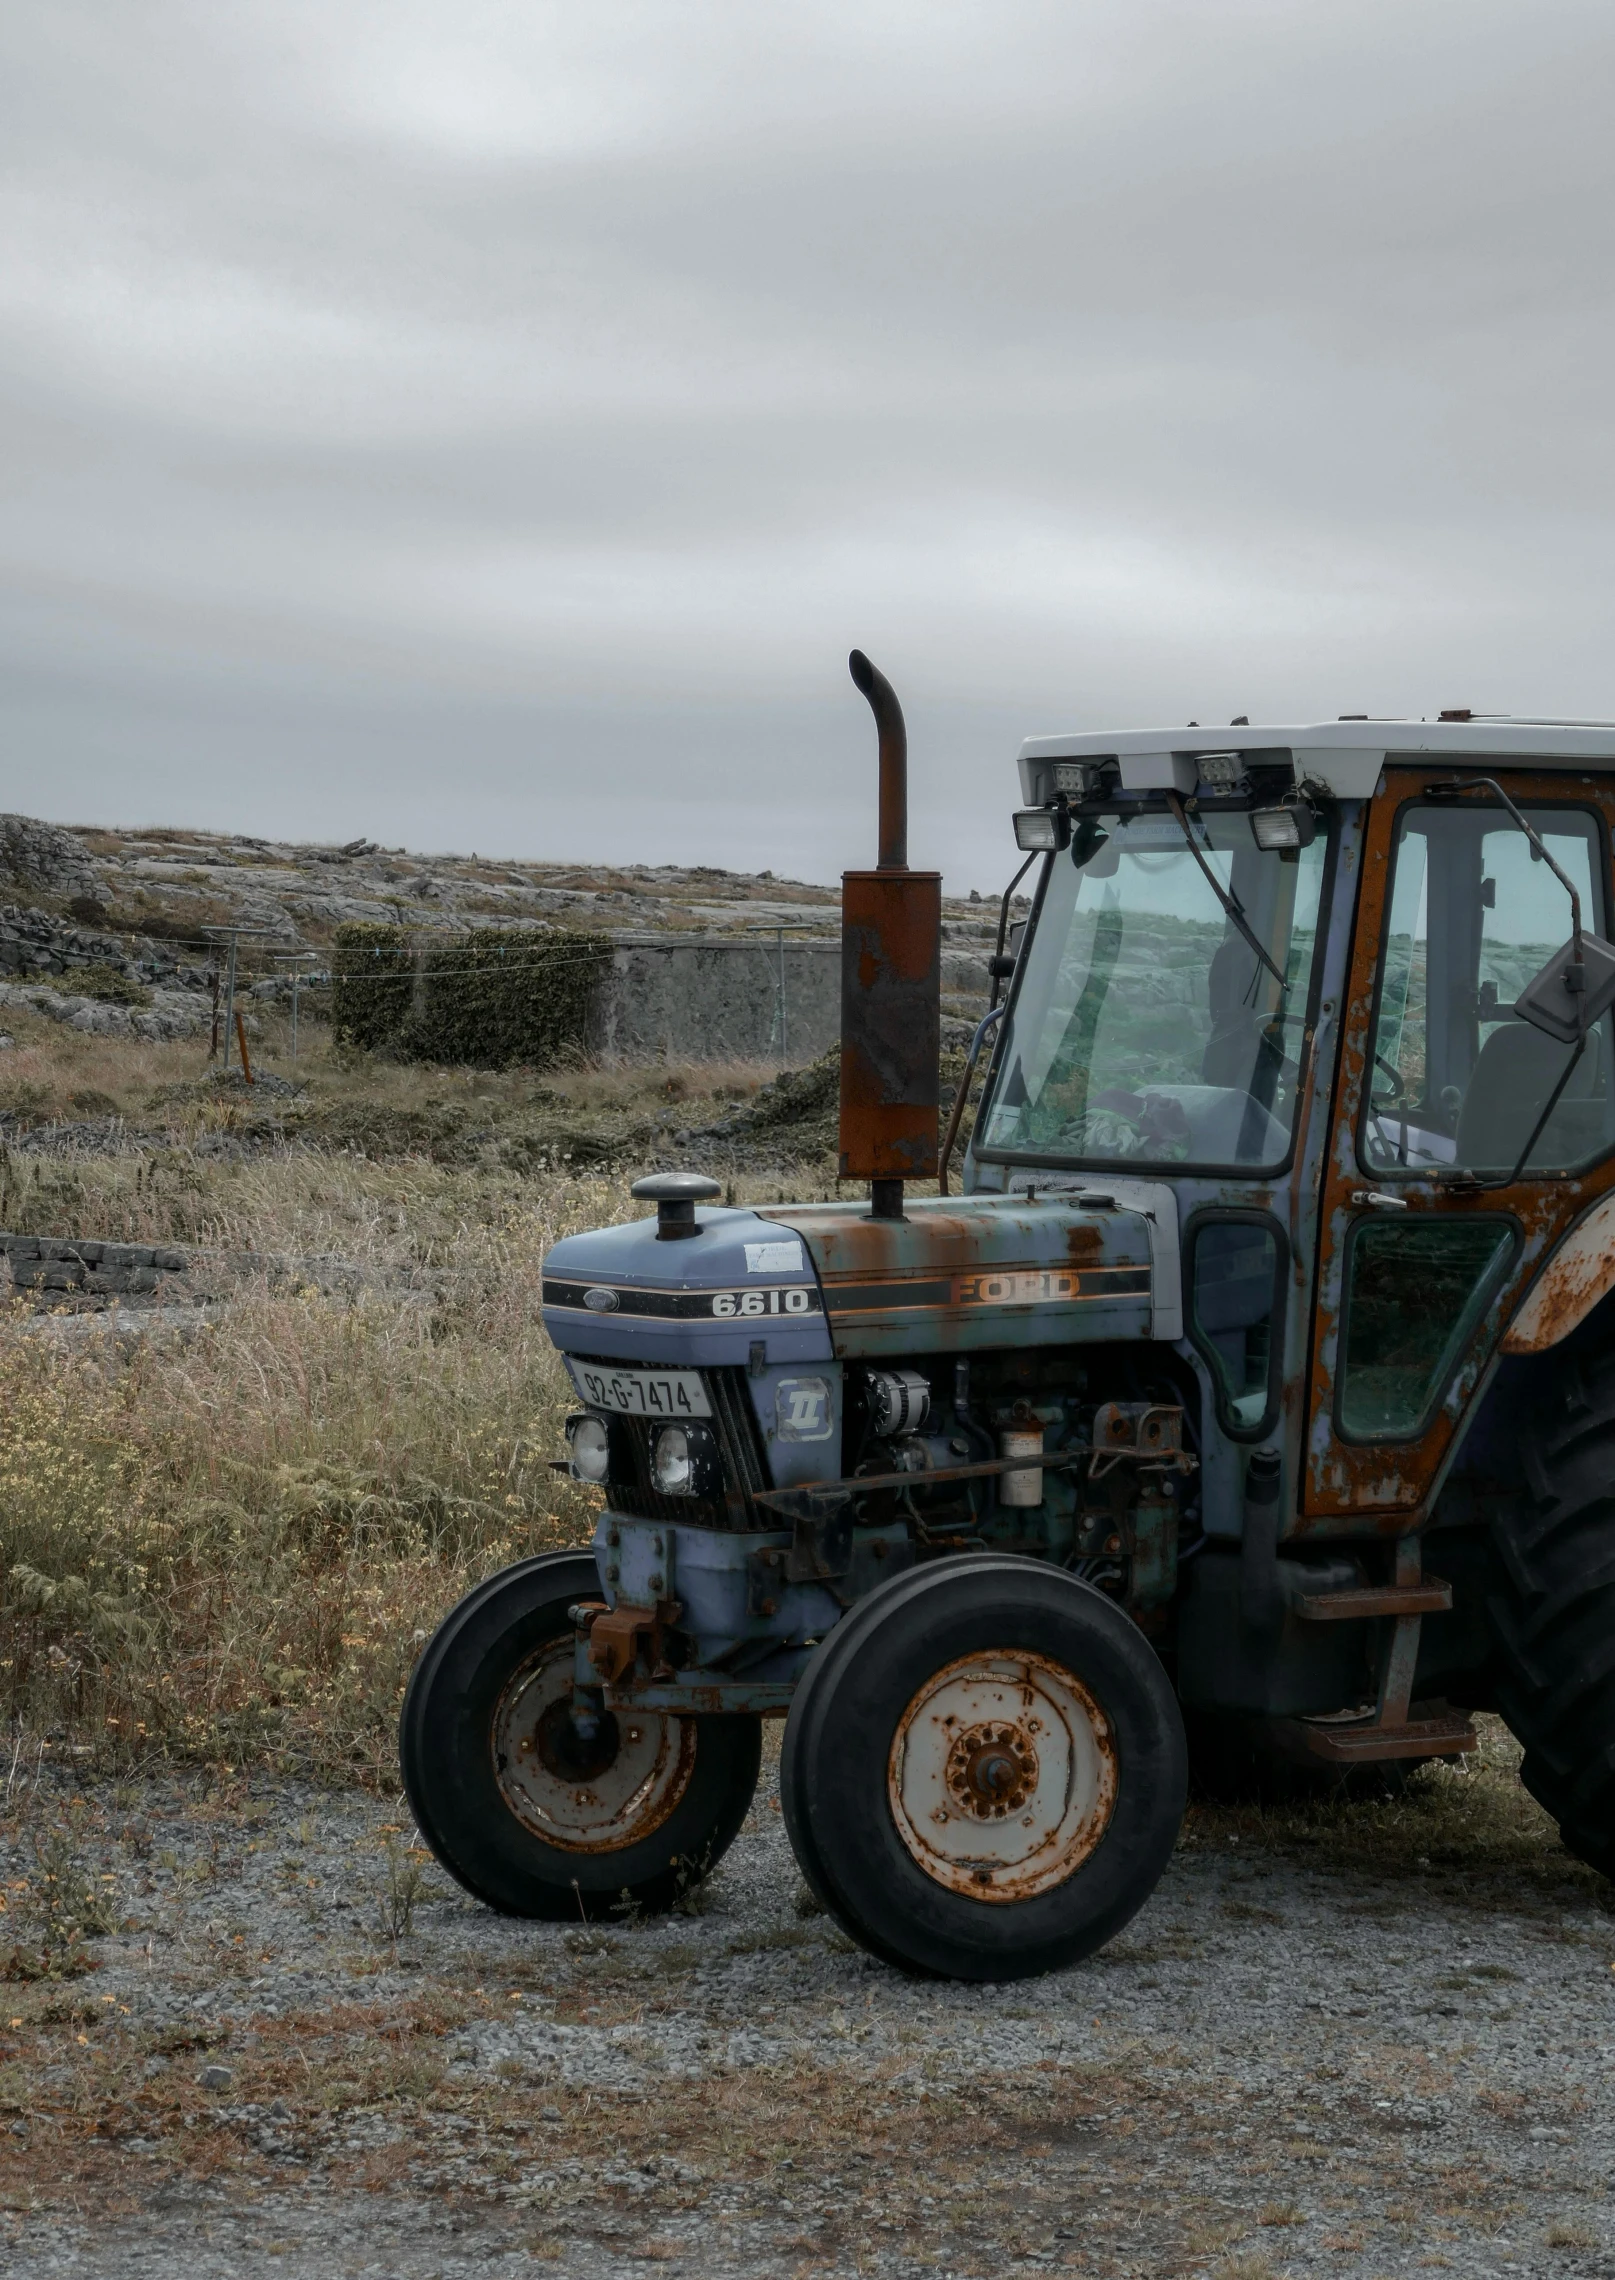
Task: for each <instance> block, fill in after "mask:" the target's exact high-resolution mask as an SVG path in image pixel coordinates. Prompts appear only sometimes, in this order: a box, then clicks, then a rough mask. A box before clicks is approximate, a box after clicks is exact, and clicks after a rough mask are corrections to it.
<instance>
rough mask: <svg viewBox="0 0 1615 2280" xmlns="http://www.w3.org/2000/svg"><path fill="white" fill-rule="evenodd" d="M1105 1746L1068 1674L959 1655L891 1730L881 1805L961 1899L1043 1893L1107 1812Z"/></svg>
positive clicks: (1095, 1837) (1109, 1783)
mask: <svg viewBox="0 0 1615 2280" xmlns="http://www.w3.org/2000/svg"><path fill="white" fill-rule="evenodd" d="M1117 1775H1118V1768H1117V1759H1116V1738H1115V1735H1114V1733H1113V1731H1112V1729H1111V1725H1110V1721H1109V1719H1108V1718H1107V1717H1106V1716H1105V1713H1104V1711H1103V1710H1102V1709H1101V1708H1100V1705H1099V1703H1098V1702H1097V1701H1096V1699H1095V1698H1094V1696H1093V1695H1092V1694H1091V1693H1090V1692H1089V1691H1088V1689H1087V1687H1086V1686H1085V1685H1084V1684H1083V1682H1082V1681H1081V1679H1079V1678H1078V1677H1077V1676H1076V1674H1075V1673H1074V1672H1072V1671H1069V1670H1067V1669H1066V1668H1065V1667H1064V1666H1063V1665H1062V1664H1059V1663H1056V1662H1053V1661H1051V1660H1050V1659H1049V1657H1047V1656H1046V1655H1038V1654H1029V1653H1025V1652H1022V1651H1021V1650H1019V1649H1007V1648H1006V1649H1004V1650H1002V1651H993V1650H986V1651H984V1652H981V1653H977V1654H971V1655H961V1656H960V1657H959V1658H958V1659H957V1660H956V1661H954V1662H951V1663H947V1664H945V1665H944V1666H943V1668H942V1669H941V1670H939V1671H937V1672H936V1673H935V1674H934V1676H933V1677H931V1678H930V1679H929V1680H927V1682H926V1684H925V1685H924V1686H922V1687H921V1688H920V1690H919V1692H918V1693H917V1694H916V1695H915V1696H914V1699H913V1700H912V1701H911V1702H910V1703H909V1705H908V1707H907V1709H906V1710H905V1711H904V1713H903V1716H902V1718H901V1719H900V1720H899V1722H898V1728H897V1732H896V1734H895V1735H894V1736H893V1738H892V1746H891V1750H890V1753H889V1755H888V1758H887V1780H886V1793H887V1802H888V1804H889V1806H890V1808H891V1814H892V1819H893V1822H894V1824H895V1825H896V1829H897V1833H898V1835H899V1837H900V1838H901V1839H902V1842H903V1845H904V1847H905V1849H906V1850H907V1852H908V1853H909V1855H910V1857H911V1858H912V1859H913V1860H914V1861H915V1863H916V1864H917V1865H918V1866H919V1867H920V1868H921V1869H922V1870H923V1871H924V1873H925V1874H926V1875H927V1876H928V1877H930V1878H931V1880H932V1881H933V1882H934V1883H937V1884H940V1885H941V1886H942V1887H943V1888H944V1889H945V1890H946V1891H949V1892H954V1893H957V1894H958V1895H959V1896H960V1897H961V1898H963V1899H967V1900H980V1901H988V1902H999V1903H1005V1902H1010V1903H1012V1902H1016V1901H1023V1900H1031V1899H1034V1898H1036V1896H1037V1895H1038V1894H1039V1893H1042V1892H1048V1891H1051V1890H1053V1888H1054V1887H1055V1886H1057V1885H1060V1884H1063V1883H1065V1882H1066V1880H1067V1879H1068V1878H1069V1877H1071V1876H1073V1875H1075V1874H1076V1872H1077V1870H1078V1869H1080V1868H1081V1866H1082V1864H1083V1863H1084V1861H1086V1860H1087V1859H1088V1858H1089V1856H1090V1855H1091V1854H1092V1852H1093V1851H1094V1848H1095V1847H1096V1846H1097V1845H1098V1843H1099V1841H1100V1839H1101V1837H1103V1835H1104V1833H1105V1830H1106V1829H1107V1827H1108V1826H1109V1824H1110V1817H1111V1814H1112V1812H1113V1810H1114V1808H1115V1802H1116V1788H1117Z"/></svg>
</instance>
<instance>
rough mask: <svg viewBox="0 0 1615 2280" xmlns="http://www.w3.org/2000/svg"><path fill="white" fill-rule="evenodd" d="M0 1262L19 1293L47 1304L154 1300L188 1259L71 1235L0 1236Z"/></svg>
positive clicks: (145, 1246) (155, 1249) (139, 1245)
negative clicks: (64, 1301)
mask: <svg viewBox="0 0 1615 2280" xmlns="http://www.w3.org/2000/svg"><path fill="white" fill-rule="evenodd" d="M0 1258H4V1259H5V1260H6V1262H7V1264H8V1265H9V1266H10V1268H11V1279H12V1282H13V1284H14V1285H15V1287H16V1288H17V1289H18V1290H19V1291H26V1292H27V1293H28V1294H29V1295H30V1296H31V1297H33V1298H34V1299H35V1301H36V1302H40V1303H43V1304H45V1305H51V1304H53V1303H55V1302H56V1301H58V1300H67V1299H72V1298H102V1299H104V1298H143V1299H151V1298H155V1297H156V1296H157V1295H158V1293H159V1292H160V1291H161V1289H162V1286H163V1284H164V1283H165V1282H166V1281H167V1280H168V1279H169V1278H170V1277H171V1276H174V1275H184V1274H188V1273H189V1271H190V1265H191V1261H190V1256H189V1254H188V1253H187V1252H184V1251H171V1250H167V1249H163V1248H161V1247H159V1246H157V1245H154V1244H150V1243H99V1242H95V1241H93V1240H91V1239H89V1238H84V1239H81V1238H79V1237H78V1236H69V1235H5V1234H0Z"/></svg>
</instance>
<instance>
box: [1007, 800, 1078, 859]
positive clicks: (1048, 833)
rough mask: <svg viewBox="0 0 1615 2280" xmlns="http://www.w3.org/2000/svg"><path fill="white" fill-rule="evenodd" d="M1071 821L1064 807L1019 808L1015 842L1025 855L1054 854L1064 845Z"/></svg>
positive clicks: (1016, 816) (1016, 817)
mask: <svg viewBox="0 0 1615 2280" xmlns="http://www.w3.org/2000/svg"><path fill="white" fill-rule="evenodd" d="M1070 830H1071V822H1070V818H1069V817H1068V816H1067V815H1066V813H1065V810H1064V809H1063V808H1017V809H1016V810H1015V844H1016V846H1017V847H1018V848H1019V849H1020V851H1021V853H1022V854H1023V855H1052V854H1053V853H1054V851H1055V849H1056V848H1057V847H1063V846H1064V845H1065V843H1066V839H1067V837H1068V836H1069V834H1070Z"/></svg>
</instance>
